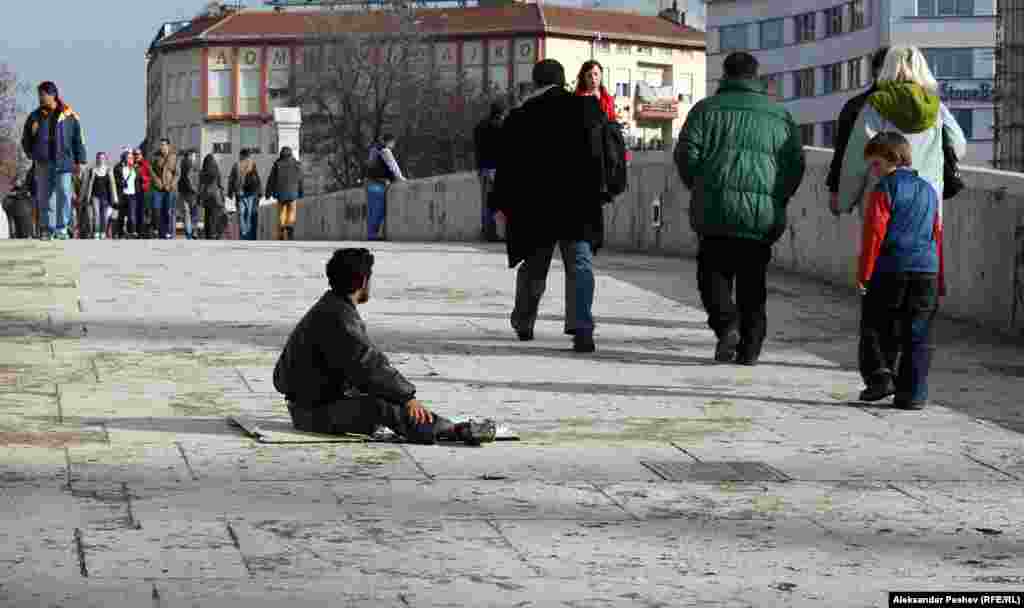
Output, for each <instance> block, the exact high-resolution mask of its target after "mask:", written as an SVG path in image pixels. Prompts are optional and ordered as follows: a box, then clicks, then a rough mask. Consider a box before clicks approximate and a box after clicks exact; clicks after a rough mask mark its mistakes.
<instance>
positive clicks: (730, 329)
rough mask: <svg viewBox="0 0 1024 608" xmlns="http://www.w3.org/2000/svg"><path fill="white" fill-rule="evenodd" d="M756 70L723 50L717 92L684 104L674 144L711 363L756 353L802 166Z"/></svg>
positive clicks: (797, 145)
mask: <svg viewBox="0 0 1024 608" xmlns="http://www.w3.org/2000/svg"><path fill="white" fill-rule="evenodd" d="M757 67H758V64H757V59H755V58H754V57H753V56H752V55H750V54H749V53H743V52H738V53H733V54H731V55H729V56H728V57H727V58H726V59H725V64H724V71H725V78H724V79H723V80H722V85H721V87H720V88H719V89H718V93H717V94H715V95H714V96H712V97H708V98H706V99H703V100H701V101H700V102H699V103H697V105H696V106H694V107H693V109H692V110H690V114H689V115H688V116H687V118H686V124H684V125H683V129H682V131H681V132H680V134H679V143H678V144H677V146H676V149H675V161H676V167H677V168H678V170H679V177H680V178H681V179H682V181H683V183H684V184H685V185H686V187H687V188H688V189H689V190H690V193H691V200H690V224H691V226H692V227H693V230H694V232H696V233H697V235H698V236H699V238H700V250H699V253H698V257H697V280H698V285H699V289H700V295H701V301H702V302H703V303H704V308H705V310H707V313H708V324H709V325H710V326H711V329H713V330H714V332H715V334H716V335H717V337H718V345H717V347H716V349H715V360H716V361H718V362H721V363H727V362H734V361H735V362H736V363H740V364H743V365H754V364H756V363H757V360H758V357H759V356H760V354H761V347H762V345H763V343H764V338H765V335H766V333H767V317H766V315H765V303H766V300H767V285H766V272H767V267H768V262H769V261H770V260H771V256H772V244H773V243H775V241H777V240H778V239H779V238H780V237H781V236H782V235H783V233H784V232H785V229H786V205H787V204H788V203H789V199H790V198H792V197H793V195H794V194H795V193H796V191H797V188H799V186H800V182H801V181H802V180H803V175H804V168H805V164H804V152H803V147H802V145H801V140H800V130H799V128H798V127H797V125H796V123H795V122H794V121H793V117H792V116H791V115H790V114H789V112H788V111H787V110H786V109H785V108H784V107H782V105H780V104H778V103H776V102H774V101H772V100H771V99H770V98H769V97H768V95H767V94H766V92H765V84H764V83H763V82H761V81H760V80H758V78H757ZM734 282H735V286H736V301H735V302H734V301H733V294H732V292H733V284H734Z"/></svg>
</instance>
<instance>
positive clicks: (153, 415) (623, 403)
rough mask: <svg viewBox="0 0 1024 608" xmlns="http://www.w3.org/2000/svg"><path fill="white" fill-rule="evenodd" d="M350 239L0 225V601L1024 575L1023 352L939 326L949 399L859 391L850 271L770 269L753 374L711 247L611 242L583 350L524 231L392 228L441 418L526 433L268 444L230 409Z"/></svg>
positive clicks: (703, 587)
mask: <svg viewBox="0 0 1024 608" xmlns="http://www.w3.org/2000/svg"><path fill="white" fill-rule="evenodd" d="M334 246H336V245H335V244H328V243H239V242H224V241H221V242H202V241H199V242H185V241H172V242H159V241H145V242H137V241H135V242H128V241H125V242H109V241H107V242H92V241H71V242H64V243H58V242H53V243H41V242H25V241H21V242H10V241H9V242H4V243H0V287H2V291H0V491H2V500H3V508H2V510H0V514H2V515H0V547H2V549H0V605H2V606H18V607H21V606H32V607H35V606H39V607H51V606H64V607H79V606H104V607H108V606H113V607H119V606H126V607H127V606H131V607H138V606H168V607H177V606H183V607H192V606H203V607H206V606H246V607H249V606H280V605H282V602H284V601H287V602H290V603H291V604H293V605H310V606H322V605H329V604H330V605H346V606H416V607H423V606H683V605H694V606H722V607H726V606H728V607H733V606H736V607H739V606H759V607H760V606H821V605H829V606H856V607H861V606H881V605H884V602H885V598H886V595H885V592H886V591H887V590H926V589H927V590H954V589H959V590H971V589H973V590H1020V589H1022V588H1024V525H1022V522H1024V481H1022V480H1024V439H1022V436H1021V434H1020V432H1021V431H1024V417H1022V412H1021V407H1020V395H1022V394H1024V379H1022V376H1024V350H1022V349H1021V345H1020V344H1019V343H1012V342H1009V341H1008V340H1007V339H1005V338H999V337H996V336H992V335H989V334H985V333H982V332H980V331H979V330H976V329H973V328H971V327H969V326H966V325H963V324H958V323H952V322H943V323H942V324H941V326H940V328H939V342H940V346H939V354H938V356H937V357H936V361H935V366H934V372H933V374H934V375H933V378H934V380H933V393H934V395H933V396H934V398H935V401H936V402H937V403H936V405H935V406H934V407H931V408H929V409H927V410H925V411H923V412H902V411H896V410H892V409H888V408H886V407H884V406H881V407H861V406H858V405H857V404H855V403H851V402H850V399H852V398H854V397H855V395H856V394H857V392H858V390H859V389H860V384H859V380H858V377H857V375H856V373H855V371H854V367H853V364H854V348H855V334H856V324H857V309H856V304H857V302H856V298H855V297H854V296H852V295H851V294H849V293H847V292H845V291H842V290H838V289H834V288H831V287H826V286H823V285H820V284H816V283H813V282H809V281H806V280H802V279H799V278H795V277H791V276H786V275H773V276H772V277H771V280H770V285H771V293H770V300H771V304H770V311H769V314H770V328H771V337H770V342H769V344H768V345H767V347H766V352H765V355H764V358H763V363H762V365H760V366H759V367H756V368H739V367H734V366H716V365H710V364H709V362H708V361H709V358H710V354H711V351H712V350H713V344H714V340H713V336H712V334H711V332H710V331H708V330H707V329H706V327H705V326H704V314H703V312H702V311H701V308H700V305H699V300H698V297H697V294H696V287H695V280H694V275H695V267H694V263H693V262H692V261H690V260H677V259H668V258H651V257H640V256H625V255H612V254H602V255H601V256H599V258H598V264H597V265H598V268H599V271H600V272H599V277H598V280H597V294H598V296H597V303H596V307H595V312H596V316H597V319H598V323H599V325H600V326H599V329H598V333H597V342H598V349H599V350H598V352H597V353H595V354H594V355H576V354H573V353H572V352H571V351H570V350H569V345H570V343H569V341H568V339H567V338H566V337H565V336H563V335H562V334H561V307H562V305H563V298H562V288H561V284H562V281H563V275H562V273H561V271H560V270H559V269H558V268H557V266H556V267H555V268H554V269H553V271H552V273H551V276H550V281H549V285H550V289H549V295H548V297H547V299H546V300H545V303H544V307H543V313H544V315H543V317H542V322H541V323H540V324H539V326H538V328H537V337H538V339H537V341H535V342H533V343H520V342H518V341H516V340H515V338H514V336H513V335H512V332H511V330H510V329H509V327H508V321H507V315H508V312H509V306H510V301H511V295H512V293H511V292H512V286H513V273H512V272H511V271H509V270H508V269H507V268H506V265H505V260H504V256H503V255H502V252H501V248H500V246H481V247H472V246H454V245H438V244H433V245H411V244H401V245H400V244H379V245H376V246H375V251H376V253H377V268H376V274H375V283H374V299H373V301H372V302H371V303H370V304H368V305H367V306H365V307H364V308H363V311H364V316H365V317H366V319H367V320H368V322H369V325H370V328H371V332H372V334H373V335H374V336H375V337H376V338H377V339H378V340H379V342H380V343H381V344H382V345H383V346H384V347H385V348H386V350H388V351H389V352H390V353H392V355H393V358H394V360H395V362H396V364H397V365H398V366H399V367H400V368H401V369H402V370H404V371H405V372H406V373H407V375H408V376H409V377H410V378H411V379H413V380H414V382H416V383H417V385H418V386H419V388H420V396H421V397H422V398H423V399H425V400H427V401H429V402H430V403H431V405H432V406H433V407H435V408H436V409H437V410H438V411H440V412H442V413H444V414H449V415H468V414H475V415H488V416H494V417H497V418H499V419H501V420H503V421H505V422H507V423H509V424H511V425H512V426H514V427H515V428H516V429H517V430H519V431H520V432H521V434H522V435H523V441H522V442H520V443H518V444H516V443H505V444H495V445H489V446H485V447H482V448H468V447H462V446H459V447H447V446H429V447H425V446H401V445H391V444H373V445H366V444H331V445H304V446H295V445H292V446H278V445H264V444H257V443H254V442H253V441H251V440H248V439H246V438H243V437H241V436H240V435H239V433H238V432H237V431H236V430H234V429H232V428H230V427H229V426H228V425H227V424H226V423H225V421H224V418H225V416H227V415H229V414H232V413H241V412H244V413H248V414H250V415H253V416H257V417H277V418H284V417H286V416H287V413H286V410H285V408H284V406H283V404H282V402H281V400H280V398H279V397H278V396H277V395H276V394H275V393H274V390H273V386H272V384H271V370H272V367H273V364H274V361H275V358H276V354H277V350H278V349H279V348H280V346H281V344H282V343H283V341H284V339H285V337H286V335H287V332H288V331H289V330H290V328H291V326H292V324H293V323H294V322H295V321H296V320H297V318H298V317H299V315H301V314H302V313H303V312H304V311H305V310H306V308H307V307H308V305H309V304H310V303H311V302H313V301H314V300H315V299H316V298H317V297H318V296H319V295H320V294H321V293H322V292H323V290H324V288H325V280H324V278H323V267H324V263H325V261H326V259H327V258H328V256H329V255H330V253H331V251H332V249H333V247H334ZM642 461H656V462H662V463H667V464H665V465H664V466H663V467H662V469H659V470H662V471H663V472H664V473H665V475H666V476H668V477H669V478H672V475H673V473H675V474H679V475H680V476H681V477H680V478H679V480H675V481H673V480H668V479H663V478H662V477H661V476H659V475H658V474H656V473H655V469H657V468H658V467H654V468H650V467H647V466H645V465H644V464H642ZM726 462H740V463H747V464H742V465H736V466H728V465H725V464H721V463H726ZM758 463H760V464H758Z"/></svg>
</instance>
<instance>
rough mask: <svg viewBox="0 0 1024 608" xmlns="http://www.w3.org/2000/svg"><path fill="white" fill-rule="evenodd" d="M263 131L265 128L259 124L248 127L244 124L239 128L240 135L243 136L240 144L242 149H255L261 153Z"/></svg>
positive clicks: (257, 152)
mask: <svg viewBox="0 0 1024 608" xmlns="http://www.w3.org/2000/svg"><path fill="white" fill-rule="evenodd" d="M262 131H263V129H262V128H260V127H258V126H256V127H248V126H244V125H243V126H242V127H241V128H240V129H239V135H240V138H241V141H240V142H239V145H241V149H242V150H253V151H254V152H255V153H256V154H260V153H261V151H262V149H263V148H262V146H261V145H260V139H261V137H260V136H261V135H262V134H263V133H262Z"/></svg>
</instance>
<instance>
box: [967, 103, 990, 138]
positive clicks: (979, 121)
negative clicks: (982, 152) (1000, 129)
mask: <svg viewBox="0 0 1024 608" xmlns="http://www.w3.org/2000/svg"><path fill="white" fill-rule="evenodd" d="M973 112H974V114H973V115H972V116H971V122H972V123H973V125H972V127H973V128H972V129H971V130H972V135H974V140H975V141H977V140H981V139H987V140H990V141H991V140H992V138H993V137H994V136H995V131H994V130H993V127H995V118H996V117H995V111H994V110H991V109H986V108H975V109H974V110H973Z"/></svg>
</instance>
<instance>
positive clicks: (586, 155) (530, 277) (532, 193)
mask: <svg viewBox="0 0 1024 608" xmlns="http://www.w3.org/2000/svg"><path fill="white" fill-rule="evenodd" d="M565 84H566V83H565V69H564V68H563V67H562V64H560V63H558V62H557V61H555V60H551V59H548V60H544V61H541V62H539V63H537V64H536V65H535V66H534V67H533V85H534V88H535V90H534V91H533V93H532V94H530V95H529V96H527V97H526V99H524V101H523V103H522V104H521V105H520V106H519V107H517V108H515V109H513V110H512V111H511V112H509V115H508V117H507V118H506V119H505V123H504V125H503V126H502V130H501V134H502V135H501V139H502V150H501V155H500V157H499V160H498V171H497V175H496V183H495V189H494V193H493V194H492V197H494V198H495V199H496V202H495V206H496V208H497V209H499V210H500V211H501V212H502V213H503V214H504V215H505V217H506V221H507V224H506V239H507V249H508V258H509V267H510V268H515V267H516V266H517V265H518V266H519V268H518V270H517V273H516V298H515V307H514V309H513V310H512V316H511V323H512V328H513V329H514V330H515V332H516V334H517V336H518V337H519V339H520V340H524V341H525V340H532V339H533V338H534V327H535V324H536V321H537V313H538V309H539V307H540V301H541V298H542V296H543V295H544V291H545V289H546V286H547V276H548V270H549V269H550V266H551V259H552V257H553V255H554V249H555V247H556V246H557V247H558V248H559V249H560V250H561V255H562V262H563V263H564V265H565V275H566V295H565V301H566V312H565V332H566V333H568V334H571V335H572V336H573V349H574V350H575V351H576V352H584V353H585V352H593V351H594V350H595V348H596V347H595V344H594V318H593V314H592V312H591V311H592V307H593V300H594V271H593V256H594V254H595V253H596V252H597V250H598V249H600V247H601V246H602V244H603V239H604V212H603V203H605V202H607V201H606V200H605V199H604V198H602V195H601V191H602V188H603V183H604V179H603V171H602V168H603V166H604V157H603V156H602V151H603V147H602V146H601V133H602V129H603V126H604V124H605V123H607V120H608V119H607V116H606V115H605V113H604V112H603V111H602V109H601V106H600V104H599V102H598V100H597V99H596V98H595V97H592V96H575V95H573V94H572V93H570V92H569V91H567V90H565Z"/></svg>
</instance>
